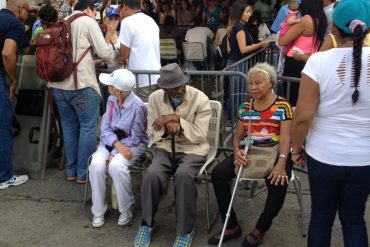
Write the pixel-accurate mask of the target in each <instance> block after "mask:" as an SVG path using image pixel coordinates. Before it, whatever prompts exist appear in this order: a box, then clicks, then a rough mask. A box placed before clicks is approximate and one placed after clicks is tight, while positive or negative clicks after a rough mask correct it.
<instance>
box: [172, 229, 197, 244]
mask: <svg viewBox="0 0 370 247" xmlns="http://www.w3.org/2000/svg"><path fill="white" fill-rule="evenodd" d="M194 234H195V230H192V231H191V232H190V233H188V234H177V236H176V239H175V242H174V243H173V246H172V247H190V246H191V242H192V241H193V237H194Z"/></svg>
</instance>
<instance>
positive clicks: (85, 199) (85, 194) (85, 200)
mask: <svg viewBox="0 0 370 247" xmlns="http://www.w3.org/2000/svg"><path fill="white" fill-rule="evenodd" d="M87 181H89V167H87V174H86V184H85V193H84V206H86V202H87V190H88V189H89V188H88V184H89V183H88V182H87Z"/></svg>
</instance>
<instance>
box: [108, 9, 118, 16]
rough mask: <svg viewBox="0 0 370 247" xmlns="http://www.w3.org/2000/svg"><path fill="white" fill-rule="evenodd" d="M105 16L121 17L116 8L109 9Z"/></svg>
mask: <svg viewBox="0 0 370 247" xmlns="http://www.w3.org/2000/svg"><path fill="white" fill-rule="evenodd" d="M105 14H106V15H107V16H108V17H111V16H114V15H115V16H118V17H119V12H118V10H117V9H116V8H114V7H109V8H107V9H106V10H105Z"/></svg>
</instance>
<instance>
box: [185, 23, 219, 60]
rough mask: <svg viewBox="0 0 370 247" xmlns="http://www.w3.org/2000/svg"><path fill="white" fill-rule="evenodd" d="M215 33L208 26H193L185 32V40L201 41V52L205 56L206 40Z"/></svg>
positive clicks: (211, 37)
mask: <svg viewBox="0 0 370 247" xmlns="http://www.w3.org/2000/svg"><path fill="white" fill-rule="evenodd" d="M213 36H215V34H214V33H213V32H212V31H211V29H209V28H208V27H194V28H191V29H189V30H188V31H187V32H186V35H185V40H186V41H187V42H201V43H202V44H203V54H204V57H207V40H208V39H213Z"/></svg>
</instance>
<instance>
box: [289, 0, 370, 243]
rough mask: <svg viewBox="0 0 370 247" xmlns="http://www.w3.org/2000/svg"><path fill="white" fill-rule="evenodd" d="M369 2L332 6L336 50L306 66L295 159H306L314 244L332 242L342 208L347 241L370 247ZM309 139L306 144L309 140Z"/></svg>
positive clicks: (352, 0) (310, 232) (348, 1)
mask: <svg viewBox="0 0 370 247" xmlns="http://www.w3.org/2000/svg"><path fill="white" fill-rule="evenodd" d="M369 27H370V1H368V0H342V1H340V2H339V3H338V5H337V6H336V7H335V9H334V11H333V26H332V33H333V34H334V36H335V40H336V41H337V43H338V47H337V48H333V49H330V50H328V51H325V52H319V53H317V54H314V55H312V56H311V57H310V58H309V60H308V61H307V64H306V66H305V67H304V69H303V71H302V79H301V84H300V90H299V97H298V103H297V109H296V111H295V115H294V121H293V128H292V135H293V139H292V149H291V153H292V159H293V161H294V162H295V163H298V164H305V163H306V162H307V169H308V179H309V185H310V190H311V202H312V206H311V208H312V213H311V220H310V225H309V229H308V246H309V247H329V246H330V242H331V231H332V226H333V223H334V220H335V217H336V214H337V212H338V215H339V220H340V222H341V224H342V231H343V239H344V246H346V247H349V246H356V247H368V246H369V241H368V231H367V230H366V222H365V219H364V215H365V210H366V202H367V201H368V198H369V194H370V152H369V149H370V139H369V136H370V90H369V82H370V70H369V68H370V47H368V46H366V45H365V44H364V39H365V36H366V34H368V33H369V30H370V29H369ZM304 141H305V146H304V148H303V146H302V145H303V144H304Z"/></svg>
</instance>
